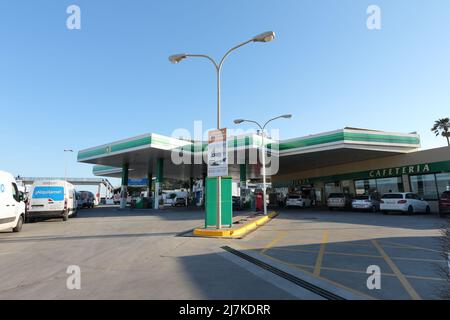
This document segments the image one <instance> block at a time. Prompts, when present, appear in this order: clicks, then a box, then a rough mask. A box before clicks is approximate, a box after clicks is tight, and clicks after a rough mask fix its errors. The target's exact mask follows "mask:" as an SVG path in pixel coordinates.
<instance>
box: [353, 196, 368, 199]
mask: <svg viewBox="0 0 450 320" xmlns="http://www.w3.org/2000/svg"><path fill="white" fill-rule="evenodd" d="M368 199H369V196H357V197H355V200H368Z"/></svg>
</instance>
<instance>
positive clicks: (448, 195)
mask: <svg viewBox="0 0 450 320" xmlns="http://www.w3.org/2000/svg"><path fill="white" fill-rule="evenodd" d="M449 213H450V191H444V192H443V193H442V194H441V197H440V199H439V214H440V215H441V216H445V215H446V214H449Z"/></svg>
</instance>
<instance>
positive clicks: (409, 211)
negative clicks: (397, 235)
mask: <svg viewBox="0 0 450 320" xmlns="http://www.w3.org/2000/svg"><path fill="white" fill-rule="evenodd" d="M408 214H409V215H413V214H414V208H413V206H409V207H408Z"/></svg>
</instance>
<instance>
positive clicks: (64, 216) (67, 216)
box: [62, 210, 69, 221]
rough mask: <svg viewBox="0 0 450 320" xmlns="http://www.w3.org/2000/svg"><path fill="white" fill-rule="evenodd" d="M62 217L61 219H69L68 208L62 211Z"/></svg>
mask: <svg viewBox="0 0 450 320" xmlns="http://www.w3.org/2000/svg"><path fill="white" fill-rule="evenodd" d="M62 219H63V221H67V220H69V211H68V210H66V211H64V213H63V217H62Z"/></svg>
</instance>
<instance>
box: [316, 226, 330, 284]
mask: <svg viewBox="0 0 450 320" xmlns="http://www.w3.org/2000/svg"><path fill="white" fill-rule="evenodd" d="M327 242H328V230H325V231H324V232H323V235H322V243H321V245H320V250H319V254H318V255H317V259H316V265H315V266H314V275H315V276H316V277H319V276H320V268H321V267H322V263H323V256H324V254H325V246H326V245H327Z"/></svg>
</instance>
